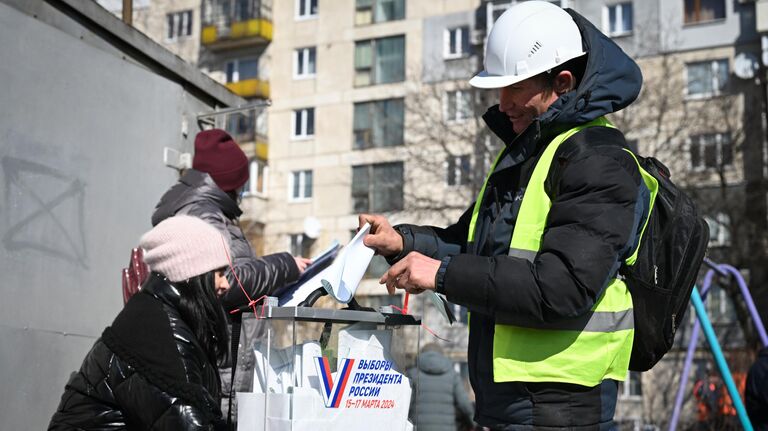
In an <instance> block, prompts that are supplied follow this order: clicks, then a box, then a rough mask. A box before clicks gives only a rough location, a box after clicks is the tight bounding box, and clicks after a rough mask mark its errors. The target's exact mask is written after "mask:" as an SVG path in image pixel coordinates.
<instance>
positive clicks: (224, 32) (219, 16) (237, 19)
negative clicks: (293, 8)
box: [200, 0, 272, 49]
mask: <svg viewBox="0 0 768 431" xmlns="http://www.w3.org/2000/svg"><path fill="white" fill-rule="evenodd" d="M271 40H272V7H271V3H270V2H266V1H263V0H205V1H204V2H203V25H202V31H201V34H200V41H201V42H202V44H203V45H205V46H207V47H208V48H210V49H229V48H236V47H243V46H250V45H262V44H266V43H269V42H270V41H271Z"/></svg>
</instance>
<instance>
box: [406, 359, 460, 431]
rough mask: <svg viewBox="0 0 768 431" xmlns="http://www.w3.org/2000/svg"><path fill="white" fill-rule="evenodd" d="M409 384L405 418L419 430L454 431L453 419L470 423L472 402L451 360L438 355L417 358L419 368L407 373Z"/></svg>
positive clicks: (455, 427) (454, 423)
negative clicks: (409, 391) (409, 401)
mask: <svg viewBox="0 0 768 431" xmlns="http://www.w3.org/2000/svg"><path fill="white" fill-rule="evenodd" d="M406 375H407V376H408V379H409V380H410V382H411V389H412V390H413V391H412V392H411V408H410V410H409V412H408V417H409V418H410V420H411V422H412V423H413V424H414V425H415V426H416V429H418V430H419V431H448V430H456V429H457V428H458V427H457V426H456V419H457V418H459V419H460V422H462V423H464V424H465V425H471V424H472V403H471V402H470V401H469V398H468V397H467V393H466V390H465V389H464V383H462V381H461V377H460V376H459V374H458V373H457V372H456V371H455V370H454V369H453V363H452V362H451V360H450V359H448V358H446V357H445V356H443V355H441V354H440V353H438V352H434V351H430V352H424V353H422V354H420V355H419V365H418V367H414V368H411V369H409V370H408V371H406Z"/></svg>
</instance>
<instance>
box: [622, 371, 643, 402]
mask: <svg viewBox="0 0 768 431" xmlns="http://www.w3.org/2000/svg"><path fill="white" fill-rule="evenodd" d="M642 396H643V385H642V379H641V374H640V373H638V372H635V371H628V372H627V379H626V380H625V381H623V382H619V398H642Z"/></svg>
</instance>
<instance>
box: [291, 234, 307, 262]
mask: <svg viewBox="0 0 768 431" xmlns="http://www.w3.org/2000/svg"><path fill="white" fill-rule="evenodd" d="M289 240H290V244H289V245H288V250H289V251H290V252H291V254H292V255H294V256H303V257H309V256H310V251H311V250H310V249H311V247H312V240H311V239H310V238H308V237H307V236H306V235H304V234H303V233H293V234H290V235H289Z"/></svg>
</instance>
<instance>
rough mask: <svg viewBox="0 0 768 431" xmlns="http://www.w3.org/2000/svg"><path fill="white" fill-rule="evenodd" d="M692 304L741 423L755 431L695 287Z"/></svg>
mask: <svg viewBox="0 0 768 431" xmlns="http://www.w3.org/2000/svg"><path fill="white" fill-rule="evenodd" d="M691 302H692V303H693V308H694V309H695V310H696V315H697V316H698V318H699V323H701V327H702V329H703V330H704V335H705V336H706V337H707V342H708V343H709V348H710V349H711V350H712V355H713V356H714V357H715V362H716V363H717V367H718V368H719V369H720V375H721V376H722V377H723V381H724V382H725V386H726V387H727V388H728V394H730V396H731V401H732V402H733V407H734V408H736V413H737V414H738V416H739V421H741V426H743V427H744V429H745V430H746V431H753V429H752V423H751V422H750V421H749V417H748V416H747V410H746V409H745V408H744V403H743V402H742V401H741V396H740V395H739V390H738V389H736V383H734V381H733V376H731V371H730V370H729V369H728V363H726V362H725V356H724V355H723V351H722V349H721V348H720V343H719V342H718V341H717V336H716V335H715V330H714V329H712V322H710V321H709V317H707V311H706V309H705V308H704V302H703V301H702V300H701V296H700V295H699V290H698V289H697V288H696V287H695V286H694V288H693V292H692V293H691Z"/></svg>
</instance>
